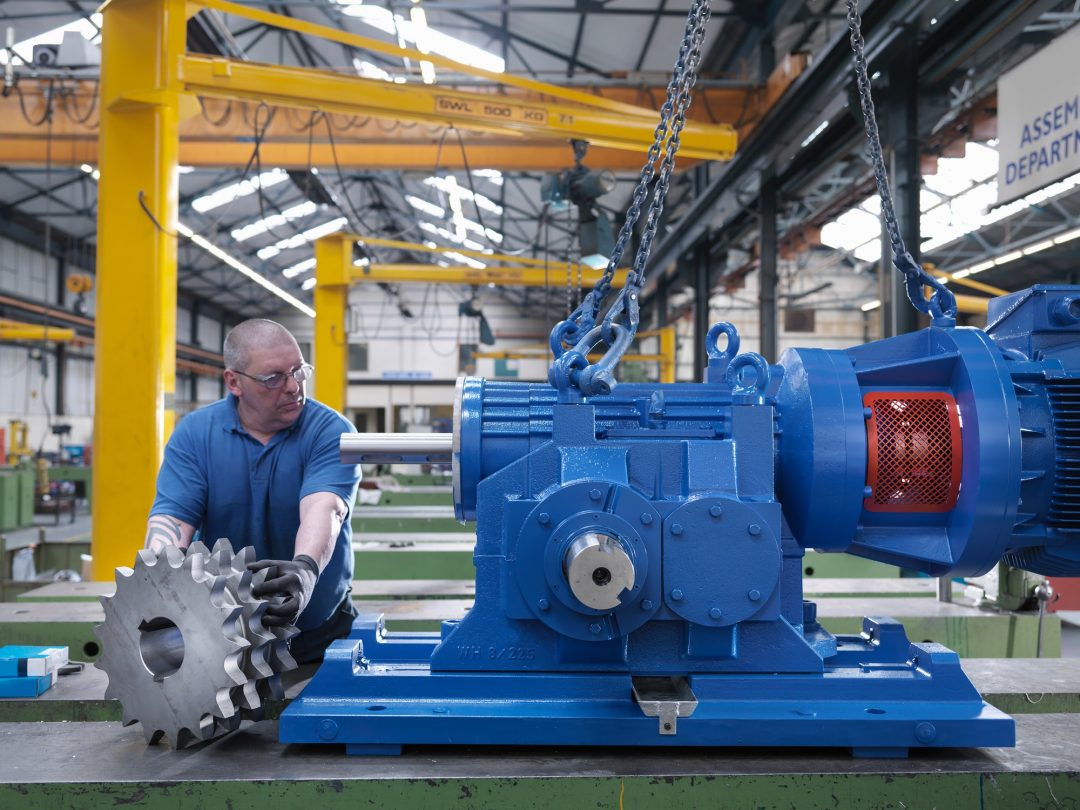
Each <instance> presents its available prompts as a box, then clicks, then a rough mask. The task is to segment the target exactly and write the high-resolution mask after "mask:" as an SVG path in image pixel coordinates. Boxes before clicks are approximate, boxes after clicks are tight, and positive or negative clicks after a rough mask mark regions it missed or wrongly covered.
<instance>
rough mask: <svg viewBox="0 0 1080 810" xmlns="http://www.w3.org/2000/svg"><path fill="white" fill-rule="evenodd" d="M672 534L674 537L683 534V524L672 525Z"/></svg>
mask: <svg viewBox="0 0 1080 810" xmlns="http://www.w3.org/2000/svg"><path fill="white" fill-rule="evenodd" d="M671 533H672V534H673V535H675V536H676V537H678V536H679V535H680V534H682V533H683V528H682V524H681V523H672V524H671Z"/></svg>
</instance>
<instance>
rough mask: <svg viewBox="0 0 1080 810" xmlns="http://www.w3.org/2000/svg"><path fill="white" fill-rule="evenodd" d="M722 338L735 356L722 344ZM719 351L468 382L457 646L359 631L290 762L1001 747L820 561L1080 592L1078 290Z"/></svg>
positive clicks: (934, 671) (307, 709) (320, 688)
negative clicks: (376, 756) (633, 370)
mask: <svg viewBox="0 0 1080 810" xmlns="http://www.w3.org/2000/svg"><path fill="white" fill-rule="evenodd" d="M722 339H725V340H724V342H725V344H726V345H724V347H723V349H721V347H720V345H719V344H720V342H721V340H722ZM738 345H739V339H738V334H737V333H736V331H735V329H734V328H733V327H731V326H730V325H727V324H718V325H717V326H715V327H714V328H713V330H712V331H711V332H710V334H709V336H708V339H707V348H708V353H709V367H708V372H707V379H706V381H705V382H704V383H703V384H696V383H676V384H634V385H630V384H625V385H620V386H618V388H617V389H616V390H614V391H613V392H612V393H610V394H607V395H604V396H593V397H585V398H584V399H583V400H582V401H579V402H565V401H560V397H559V396H558V393H557V391H556V390H555V389H554V388H553V387H551V386H549V385H545V384H528V383H510V382H493V381H487V380H484V379H479V378H466V379H464V380H462V381H460V382H459V386H458V401H457V418H456V425H455V431H454V450H453V464H454V500H455V508H456V510H457V514H458V517H459V518H460V519H462V520H475V521H476V533H477V543H476V551H475V557H474V561H475V565H476V601H475V605H474V607H473V608H472V609H471V610H470V611H469V612H468V614H467V615H466V617H465V618H464V619H463V620H461V621H450V622H445V623H444V625H443V628H442V631H441V633H434V634H401V635H395V634H389V633H387V632H385V631H384V629H383V626H382V623H381V620H380V619H379V618H378V617H367V618H361V620H359V621H358V622H357V624H356V626H355V628H354V632H353V635H352V637H351V638H350V639H347V640H344V641H340V642H336V643H335V644H334V645H333V646H332V647H331V649H330V650H329V651H328V653H327V656H326V662H325V664H324V665H323V666H322V668H321V669H320V670H319V672H318V674H317V675H316V677H315V679H314V680H313V681H312V683H311V684H310V685H309V687H308V688H307V689H306V690H305V691H304V693H303V694H302V695H301V697H300V698H299V699H298V700H296V701H294V702H293V703H292V705H291V706H290V707H289V708H288V709H287V710H286V712H285V713H284V715H283V716H282V720H281V738H282V740H283V741H285V742H326V741H337V742H343V743H345V744H346V745H347V749H348V750H349V751H350V752H352V753H398V752H400V750H401V746H402V745H403V744H407V743H427V744H430V743H467V744H487V743H494V744H558V745H571V744H580V745H711V746H733V745H738V746H743V745H752V746H758V745H798V746H803V745H817V746H844V747H848V748H850V749H852V750H853V751H854V752H855V753H856V754H861V755H894V756H895V755H903V754H905V753H906V752H907V750H908V749H910V748H912V747H926V746H960V747H975V746H1001V745H1012V744H1013V740H1014V728H1013V722H1012V720H1011V718H1009V717H1007V716H1006V715H1004V714H1002V713H1001V712H999V711H998V710H996V709H994V708H993V707H991V706H989V705H987V704H986V703H984V702H983V701H982V699H981V698H980V697H979V695H978V693H977V692H976V690H975V689H974V687H972V685H971V684H970V682H969V681H968V680H967V678H966V677H965V676H964V674H963V672H962V671H961V669H960V666H959V660H958V658H957V656H956V655H955V654H954V653H952V652H951V651H949V650H947V649H945V648H944V647H942V646H940V645H938V644H933V643H911V642H909V641H908V639H907V638H906V636H905V634H904V631H903V628H902V627H901V626H900V625H899V624H897V623H896V622H895V621H893V620H891V619H889V618H887V617H871V618H867V619H866V620H865V621H864V632H863V633H862V634H861V635H858V636H833V635H831V634H830V633H828V632H826V631H825V630H824V629H823V628H822V627H821V626H820V625H819V624H818V622H817V621H816V609H815V605H814V604H813V603H812V602H809V601H806V600H804V599H803V591H802V558H803V554H804V550H805V549H808V548H813V549H818V550H824V551H835V552H848V553H851V554H856V555H859V556H862V557H867V558H870V559H874V560H880V561H882V562H885V563H889V564H893V565H899V566H903V567H904V568H907V569H915V570H918V571H922V572H925V573H927V574H932V575H934V576H942V575H948V574H964V575H968V574H979V573H983V572H985V571H987V570H989V569H990V568H991V567H992V566H993V565H995V564H996V563H997V562H998V561H999V560H1000V559H1002V558H1004V559H1005V560H1006V561H1007V562H1009V563H1010V564H1011V565H1014V566H1017V567H1021V568H1025V569H1027V570H1030V571H1034V572H1037V573H1042V574H1054V575H1072V574H1077V573H1080V542H1077V539H1078V535H1077V534H1076V532H1077V531H1078V530H1080V288H1074V287H1035V288H1033V289H1031V290H1028V291H1025V292H1021V293H1016V294H1014V295H1009V296H1005V297H1002V298H998V299H995V300H994V301H993V302H992V303H991V305H990V310H989V320H988V326H987V328H986V330H985V331H983V330H979V329H971V328H941V327H931V328H929V329H924V330H922V331H920V332H916V333H912V334H908V335H903V336H900V337H896V338H890V339H887V340H881V341H877V342H874V343H870V344H867V345H864V346H858V347H855V348H852V349H848V350H846V351H832V350H820V349H796V350H791V351H788V352H786V353H785V354H784V356H783V357H782V358H781V360H780V363H779V365H777V366H769V365H768V364H767V363H766V362H765V361H764V360H763V359H762V358H761V357H760V356H758V355H755V354H739V353H738Z"/></svg>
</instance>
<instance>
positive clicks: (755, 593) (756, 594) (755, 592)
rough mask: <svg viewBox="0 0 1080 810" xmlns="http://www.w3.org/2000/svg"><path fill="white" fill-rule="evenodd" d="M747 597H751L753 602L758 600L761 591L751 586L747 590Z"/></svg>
mask: <svg viewBox="0 0 1080 810" xmlns="http://www.w3.org/2000/svg"><path fill="white" fill-rule="evenodd" d="M746 598H747V599H749V600H750V601H751V602H756V601H758V600H759V599H760V598H761V591H759V590H758V589H757V588H751V589H750V590H748V591H747V592H746Z"/></svg>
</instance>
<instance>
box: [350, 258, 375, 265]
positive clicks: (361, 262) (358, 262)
mask: <svg viewBox="0 0 1080 810" xmlns="http://www.w3.org/2000/svg"><path fill="white" fill-rule="evenodd" d="M369 264H371V259H369V258H368V257H367V256H361V257H360V258H359V259H357V260H356V261H354V262H353V263H352V266H353V267H367V266H368V265H369Z"/></svg>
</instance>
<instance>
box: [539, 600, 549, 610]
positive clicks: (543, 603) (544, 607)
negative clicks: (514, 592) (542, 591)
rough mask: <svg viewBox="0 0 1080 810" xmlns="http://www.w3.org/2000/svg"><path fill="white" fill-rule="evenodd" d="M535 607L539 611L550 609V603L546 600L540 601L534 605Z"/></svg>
mask: <svg viewBox="0 0 1080 810" xmlns="http://www.w3.org/2000/svg"><path fill="white" fill-rule="evenodd" d="M536 606H537V607H538V608H540V609H541V610H547V609H549V608H550V607H551V603H550V602H549V601H548V600H547V599H541V600H540V601H539V602H537V603H536Z"/></svg>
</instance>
